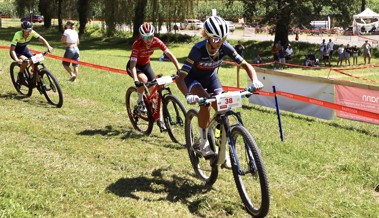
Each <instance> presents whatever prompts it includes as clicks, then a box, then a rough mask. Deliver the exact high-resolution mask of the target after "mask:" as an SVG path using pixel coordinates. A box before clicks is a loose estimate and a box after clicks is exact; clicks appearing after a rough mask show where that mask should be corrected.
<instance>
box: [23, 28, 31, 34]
mask: <svg viewBox="0 0 379 218" xmlns="http://www.w3.org/2000/svg"><path fill="white" fill-rule="evenodd" d="M32 30H33V29H32V28H27V29H23V30H22V31H24V32H28V33H29V32H31V31H32Z"/></svg>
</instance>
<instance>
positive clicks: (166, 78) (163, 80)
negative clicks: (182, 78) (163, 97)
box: [157, 76, 172, 85]
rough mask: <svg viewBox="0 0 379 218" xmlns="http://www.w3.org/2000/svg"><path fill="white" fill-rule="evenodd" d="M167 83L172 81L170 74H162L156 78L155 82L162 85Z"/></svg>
mask: <svg viewBox="0 0 379 218" xmlns="http://www.w3.org/2000/svg"><path fill="white" fill-rule="evenodd" d="M167 83H172V78H171V76H162V77H160V78H157V84H158V85H164V84H167Z"/></svg>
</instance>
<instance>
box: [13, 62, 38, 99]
mask: <svg viewBox="0 0 379 218" xmlns="http://www.w3.org/2000/svg"><path fill="white" fill-rule="evenodd" d="M19 72H20V65H19V64H18V63H17V62H13V63H12V64H11V66H10V77H11V80H12V83H13V86H14V88H15V89H16V91H17V92H18V93H20V94H21V95H24V96H26V97H30V96H31V95H32V93H33V89H32V88H29V82H28V78H29V77H30V76H29V72H28V70H27V69H25V72H24V73H23V74H20V75H19Z"/></svg>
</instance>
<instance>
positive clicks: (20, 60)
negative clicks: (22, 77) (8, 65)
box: [16, 58, 24, 64]
mask: <svg viewBox="0 0 379 218" xmlns="http://www.w3.org/2000/svg"><path fill="white" fill-rule="evenodd" d="M16 62H17V63H19V64H22V63H23V62H24V60H22V59H20V58H19V59H17V61H16Z"/></svg>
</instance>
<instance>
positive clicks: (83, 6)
mask: <svg viewBox="0 0 379 218" xmlns="http://www.w3.org/2000/svg"><path fill="white" fill-rule="evenodd" d="M88 1H89V0H78V14H79V24H80V26H79V35H82V34H83V33H84V30H85V29H86V24H87V17H88V16H87V15H88V11H89V4H88Z"/></svg>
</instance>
